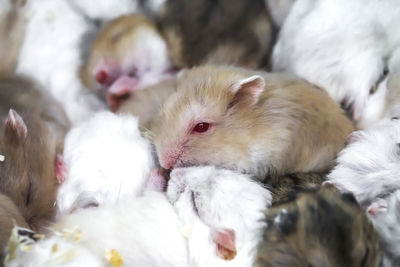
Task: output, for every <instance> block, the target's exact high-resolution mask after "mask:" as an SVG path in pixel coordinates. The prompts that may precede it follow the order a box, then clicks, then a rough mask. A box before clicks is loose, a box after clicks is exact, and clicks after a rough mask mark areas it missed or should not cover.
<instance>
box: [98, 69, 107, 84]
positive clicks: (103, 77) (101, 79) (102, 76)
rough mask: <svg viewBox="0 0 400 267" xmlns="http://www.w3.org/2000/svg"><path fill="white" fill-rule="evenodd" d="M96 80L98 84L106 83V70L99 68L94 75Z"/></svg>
mask: <svg viewBox="0 0 400 267" xmlns="http://www.w3.org/2000/svg"><path fill="white" fill-rule="evenodd" d="M95 78H96V81H97V82H98V83H100V84H104V83H106V81H107V79H108V74H107V72H106V71H104V70H101V71H99V72H98V73H96V75H95Z"/></svg>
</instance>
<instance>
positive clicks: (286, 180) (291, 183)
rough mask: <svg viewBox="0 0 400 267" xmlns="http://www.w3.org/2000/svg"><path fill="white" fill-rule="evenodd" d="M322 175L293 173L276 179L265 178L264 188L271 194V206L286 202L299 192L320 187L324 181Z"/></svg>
mask: <svg viewBox="0 0 400 267" xmlns="http://www.w3.org/2000/svg"><path fill="white" fill-rule="evenodd" d="M325 179H326V174H323V173H293V174H287V175H283V176H280V177H278V178H277V179H268V178H266V179H265V180H266V186H267V187H268V189H269V190H270V191H271V193H272V205H275V204H277V203H282V202H285V201H288V200H289V199H291V198H292V197H293V195H294V194H296V193H297V192H299V191H304V190H309V189H313V188H317V187H319V186H321V184H322V183H323V182H324V181H325Z"/></svg>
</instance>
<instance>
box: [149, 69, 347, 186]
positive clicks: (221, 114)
mask: <svg viewBox="0 0 400 267" xmlns="http://www.w3.org/2000/svg"><path fill="white" fill-rule="evenodd" d="M178 76H179V77H178V81H177V91H176V92H175V93H174V94H172V95H171V96H170V97H169V98H168V99H167V101H166V103H165V105H164V106H163V108H162V110H161V113H160V117H159V120H158V121H157V122H155V123H154V127H153V129H152V130H154V134H155V138H154V143H155V145H156V148H157V154H158V157H159V161H160V164H161V166H162V167H164V168H166V169H170V168H173V167H187V166H192V165H201V164H204V165H216V166H219V167H224V168H228V169H233V170H238V171H241V172H247V173H251V174H253V175H256V176H258V178H260V179H264V178H265V175H271V176H273V175H275V174H278V175H279V174H285V173H294V172H312V171H315V172H319V171H326V170H327V169H329V168H330V167H331V166H332V164H333V159H334V158H335V157H336V154H337V153H338V152H339V151H340V150H341V149H342V148H343V146H344V140H345V138H346V137H347V135H348V134H350V133H351V132H352V130H353V126H352V124H351V122H350V121H349V120H348V119H347V118H346V116H345V115H344V112H343V111H342V110H341V109H340V108H339V106H338V105H337V104H336V103H335V102H334V101H333V100H332V99H330V98H329V96H328V94H327V93H326V92H325V91H324V90H322V89H320V88H318V87H315V86H313V85H311V84H309V83H306V82H304V81H302V80H299V79H297V78H295V77H292V76H288V75H283V74H276V73H265V72H255V71H248V70H245V69H242V68H234V67H226V66H219V67H214V66H204V67H197V68H192V69H190V70H185V71H183V72H181V73H180V75H178ZM202 122H206V123H209V124H210V125H211V127H210V128H209V130H208V131H206V132H204V133H194V132H193V128H194V127H195V125H197V124H198V123H202Z"/></svg>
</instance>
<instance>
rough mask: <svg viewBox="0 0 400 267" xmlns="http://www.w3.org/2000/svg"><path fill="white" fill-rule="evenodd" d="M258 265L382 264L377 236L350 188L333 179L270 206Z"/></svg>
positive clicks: (260, 246)
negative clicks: (338, 185) (345, 190)
mask: <svg viewBox="0 0 400 267" xmlns="http://www.w3.org/2000/svg"><path fill="white" fill-rule="evenodd" d="M267 224H268V227H267V228H266V229H265V232H264V234H263V237H264V238H263V240H262V242H260V245H259V247H258V252H257V264H256V266H371V267H372V266H374V267H376V266H379V261H380V257H381V254H380V247H379V241H378V236H377V234H376V233H375V231H374V228H373V226H372V224H371V223H370V221H369V220H368V218H367V217H366V215H365V213H364V211H363V210H362V209H361V208H360V206H359V205H358V204H357V202H356V200H355V198H354V196H353V195H352V194H350V193H340V192H339V191H338V190H337V189H336V188H335V187H334V186H332V185H324V186H322V187H321V188H319V189H311V190H307V191H304V192H301V193H299V194H297V195H296V196H295V198H294V199H293V200H292V201H289V202H286V203H282V204H280V205H276V206H274V207H272V208H271V209H269V210H268V211H267Z"/></svg>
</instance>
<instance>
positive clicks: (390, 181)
mask: <svg viewBox="0 0 400 267" xmlns="http://www.w3.org/2000/svg"><path fill="white" fill-rule="evenodd" d="M399 142H400V121H399V120H392V121H390V122H387V123H384V124H381V125H379V126H376V127H374V128H373V129H369V130H365V131H357V132H354V133H353V134H352V135H351V136H350V137H349V139H348V143H349V144H348V145H347V146H346V148H345V149H344V150H343V151H342V152H340V154H339V157H338V159H337V166H336V167H335V168H334V170H333V171H332V172H331V173H330V174H329V175H328V180H329V181H330V182H331V183H333V184H334V185H335V186H336V187H338V188H339V189H341V190H343V191H350V192H352V193H353V194H354V195H355V197H356V198H357V200H358V202H360V203H361V204H363V205H369V204H370V203H371V202H373V201H374V200H375V199H376V198H377V197H384V196H387V195H388V194H390V193H392V192H393V191H395V190H397V189H400V182H399V181H400V178H399V172H400V164H399V161H400V147H399Z"/></svg>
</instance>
